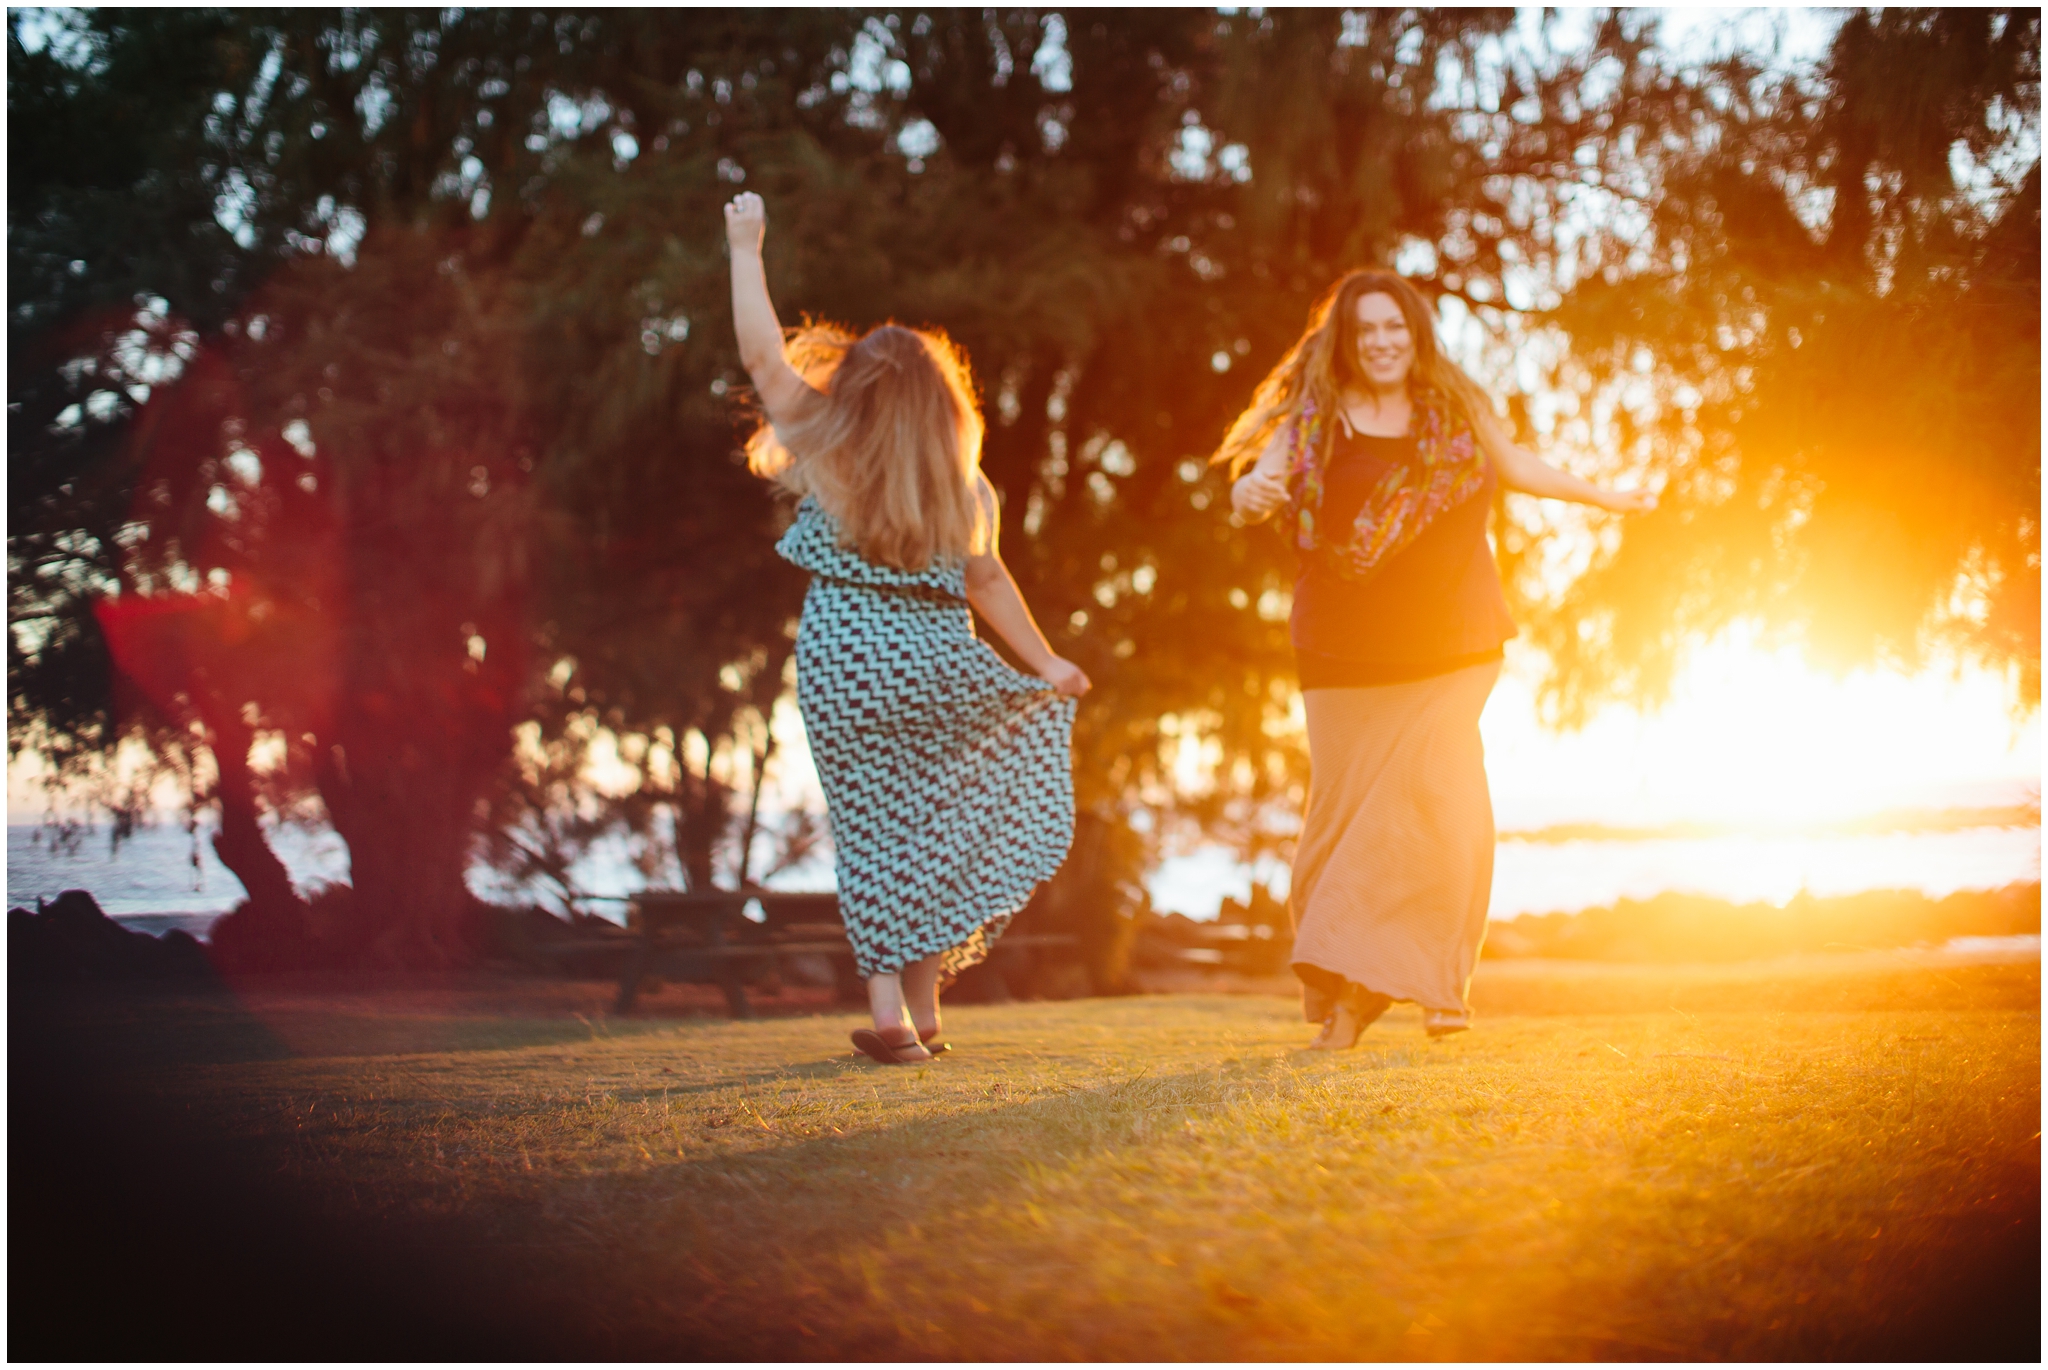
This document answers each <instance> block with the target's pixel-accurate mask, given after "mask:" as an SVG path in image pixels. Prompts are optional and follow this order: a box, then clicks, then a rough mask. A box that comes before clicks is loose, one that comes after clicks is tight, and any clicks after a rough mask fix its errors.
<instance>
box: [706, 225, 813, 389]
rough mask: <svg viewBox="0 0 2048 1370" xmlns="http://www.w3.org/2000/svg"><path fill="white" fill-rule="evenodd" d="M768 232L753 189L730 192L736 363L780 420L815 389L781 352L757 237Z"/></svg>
mask: <svg viewBox="0 0 2048 1370" xmlns="http://www.w3.org/2000/svg"><path fill="white" fill-rule="evenodd" d="M767 231H768V209H767V206H765V205H764V204H762V203H761V197H760V196H759V195H756V194H754V193H753V192H752V191H746V192H743V193H742V194H739V195H735V196H734V197H733V199H732V203H730V204H728V205H727V206H726V207H725V241H726V245H727V247H728V248H730V249H731V255H732V325H733V331H734V332H735V333H737V334H738V335H739V343H740V365H741V366H744V367H745V368H746V369H747V377H748V379H750V380H752V381H753V383H754V393H755V394H757V395H759V396H760V397H761V406H762V408H764V409H766V410H767V411H768V422H770V423H775V424H779V423H782V422H784V421H786V420H788V419H792V418H795V417H796V415H797V412H798V411H799V410H800V409H801V408H802V407H803V406H804V405H806V404H808V403H809V402H810V401H811V400H812V399H814V398H815V397H816V396H817V393H818V392H817V391H815V390H813V389H812V388H811V387H810V384H809V383H808V382H806V381H805V380H804V378H803V377H802V376H799V375H798V374H797V373H796V368H795V367H793V366H791V365H790V364H789V359H788V358H787V357H785V356H783V354H782V322H781V320H779V319H777V318H776V317H775V302H774V301H773V300H771V299H769V298H768V271H767V268H766V267H764V266H762V264H761V239H762V238H763V237H764V236H765V235H766V233H767Z"/></svg>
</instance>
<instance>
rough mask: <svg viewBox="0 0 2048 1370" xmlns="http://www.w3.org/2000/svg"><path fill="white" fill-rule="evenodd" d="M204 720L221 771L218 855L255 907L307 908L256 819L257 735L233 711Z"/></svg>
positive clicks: (215, 842) (296, 910)
mask: <svg viewBox="0 0 2048 1370" xmlns="http://www.w3.org/2000/svg"><path fill="white" fill-rule="evenodd" d="M205 721H206V729H207V733H208V738H209V743H210V746H211V748H212V751H213V764H214V769H215V770H216V771H217V772H218V773H219V780H218V783H217V784H216V787H215V795H214V797H215V799H216V800H218V801H219V803H220V831H219V832H217V833H215V834H214V837H213V850H214V854H215V855H216V856H218V857H220V863H221V864H222V865H223V866H226V867H227V868H228V870H229V872H230V873H232V874H233V875H234V877H235V879H237V880H239V881H241V882H242V888H243V889H244V890H246V891H247V892H248V895H249V903H250V905H251V906H252V907H254V908H257V909H261V910H263V911H264V912H266V913H270V912H287V911H288V912H291V913H300V912H303V911H304V909H305V901H304V900H302V899H300V898H299V893H298V891H297V890H296V889H294V888H293V887H292V877H291V873H290V872H289V871H287V870H286V869H285V867H284V862H282V861H280V860H278V858H277V853H276V852H274V851H272V850H271V849H270V841H269V839H268V838H266V837H264V835H263V828H262V825H261V824H260V823H259V822H258V821H257V815H256V786H255V783H254V780H253V779H252V777H251V776H250V773H249V747H250V744H251V743H252V742H253V741H254V738H253V736H252V734H251V733H250V731H249V729H248V728H247V727H245V726H244V725H243V724H242V722H241V721H240V720H239V719H235V718H233V717H232V715H230V716H228V717H209V718H207V719H206V720H205Z"/></svg>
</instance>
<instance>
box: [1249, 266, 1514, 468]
mask: <svg viewBox="0 0 2048 1370" xmlns="http://www.w3.org/2000/svg"><path fill="white" fill-rule="evenodd" d="M1367 295H1386V296H1389V297H1390V298H1392V300H1393V301H1394V303H1395V304H1396V305H1397V306H1399V307H1400V310H1401V317H1402V318H1403V319H1405V320H1407V323H1408V334H1409V336H1410V337H1411V338H1413V339H1414V341H1415V364H1414V366H1413V367H1411V368H1410V369H1409V372H1408V388H1409V393H1410V394H1411V395H1412V394H1414V393H1415V392H1416V390H1417V389H1418V387H1426V388H1430V389H1434V390H1436V391H1438V392H1440V393H1441V394H1442V395H1443V396H1444V398H1445V400H1446V401H1448V402H1449V404H1450V406H1451V408H1452V410H1453V412H1455V413H1456V414H1457V415H1458V417H1460V418H1462V419H1463V420H1464V421H1465V422H1466V423H1470V422H1472V420H1473V418H1474V417H1475V416H1476V415H1477V414H1480V413H1482V412H1484V413H1491V412H1492V409H1493V405H1492V402H1491V401H1490V400H1488V399H1487V397H1486V392H1485V391H1483V390H1481V389H1480V388H1479V387H1478V385H1476V384H1474V382H1473V380H1472V378H1471V377H1470V376H1467V375H1466V374H1465V372H1464V370H1463V369H1462V368H1460V367H1459V365H1458V364H1457V363H1456V362H1454V361H1452V360H1451V359H1450V358H1449V357H1446V356H1445V355H1444V353H1443V349H1442V348H1441V347H1439V346H1438V345H1437V340H1436V320H1435V318H1434V317H1433V316H1432V315H1431V313H1430V308H1429V305H1428V304H1427V303H1425V302H1424V300H1423V298H1422V295H1421V292H1419V291H1417V290H1416V288H1415V287H1414V286H1412V285H1410V284H1408V282H1407V281H1406V280H1404V279H1402V278H1401V277H1399V276H1397V275H1395V274H1394V273H1393V272H1391V271H1379V270H1363V271H1348V272H1346V273H1345V274H1344V275H1342V276H1340V277H1338V278H1337V281H1336V283H1335V284H1333V285H1332V286H1331V287H1330V288H1329V289H1328V290H1325V291H1324V292H1323V294H1322V297H1321V298H1320V299H1318V300H1317V301H1316V302H1315V306H1314V307H1313V308H1312V309H1310V310H1309V314H1308V327H1307V328H1306V329H1305V330H1303V332H1302V335H1301V336H1300V337H1299V338H1297V339H1296V340H1295V342H1294V346H1292V347H1290V348H1288V349H1287V355H1286V356H1284V357H1282V358H1281V359H1280V363H1279V365H1277V366H1275V367H1274V368H1273V369H1272V371H1270V372H1268V373H1267V375H1266V379H1264V380H1263V381H1260V382H1259V388H1258V389H1256V390H1254V391H1253V392H1252V399H1251V403H1250V404H1248V405H1247V406H1245V410H1244V412H1243V413H1241V414H1239V415H1238V416H1237V418H1236V420H1235V421H1233V422H1232V423H1231V425H1230V431H1229V432H1228V433H1225V434H1224V435H1223V442H1222V444H1221V445H1220V446H1219V447H1217V449H1216V452H1215V455H1213V456H1211V457H1210V458H1209V461H1210V463H1211V464H1212V465H1213V464H1218V463H1228V464H1229V467H1230V474H1231V476H1232V477H1233V478H1234V477H1236V476H1239V475H1242V474H1243V473H1244V471H1245V469H1246V468H1247V467H1249V466H1250V465H1251V464H1252V463H1253V462H1256V461H1257V460H1258V459H1259V454H1260V453H1262V452H1264V451H1265V450H1266V444H1267V443H1268V442H1270V441H1272V438H1273V434H1274V433H1275V432H1277V431H1278V430H1279V429H1280V428H1281V426H1282V425H1284V424H1286V423H1289V422H1291V421H1292V420H1293V419H1294V418H1295V417H1296V416H1297V415H1299V414H1300V413H1301V411H1302V410H1303V409H1304V408H1305V407H1307V406H1308V405H1309V404H1311V403H1313V404H1314V406H1315V408H1316V412H1318V413H1320V414H1325V415H1328V414H1334V413H1335V412H1336V410H1337V406H1338V405H1339V404H1340V403H1341V402H1342V399H1343V394H1344V391H1345V389H1346V388H1347V387H1350V386H1362V385H1363V384H1364V382H1365V377H1364V375H1363V373H1361V372H1360V371H1359V369H1358V302H1359V300H1361V299H1363V298H1364V297H1365V296H1367Z"/></svg>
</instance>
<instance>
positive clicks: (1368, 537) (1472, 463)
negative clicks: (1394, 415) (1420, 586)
mask: <svg viewBox="0 0 2048 1370" xmlns="http://www.w3.org/2000/svg"><path fill="white" fill-rule="evenodd" d="M1409 424H1410V426H1411V427H1412V428H1413V430H1414V433H1415V457H1414V459H1413V460H1412V461H1406V462H1402V463H1401V464H1399V465H1397V466H1395V467H1394V468H1393V469H1392V470H1390V471H1388V472H1387V474H1386V475H1384V476H1382V477H1381V478H1380V482H1379V484H1377V485H1375V486H1374V487H1373V489H1372V493H1370V494H1369V495H1367V496H1366V498H1365V505H1364V507H1362V508H1361V509H1360V510H1359V511H1358V517H1357V519H1355V520H1354V521H1353V522H1352V524H1351V538H1350V541H1349V542H1346V543H1344V544H1342V545H1341V546H1340V545H1334V544H1332V543H1331V542H1330V540H1329V539H1328V538H1327V537H1326V536H1324V535H1323V534H1321V533H1320V532H1319V530H1318V529H1317V527H1316V520H1317V517H1318V516H1319V515H1320V514H1321V513H1322V508H1323V477H1324V474H1325V472H1326V471H1327V469H1328V467H1329V464H1330V447H1331V445H1332V444H1331V442H1330V441H1329V438H1330V431H1329V430H1330V429H1331V427H1332V426H1333V425H1332V424H1330V422H1329V421H1328V420H1327V419H1325V418H1324V416H1323V415H1321V414H1319V413H1318V412H1316V406H1315V402H1314V401H1313V400H1310V401H1308V402H1307V403H1305V404H1304V405H1303V406H1302V409H1301V413H1300V414H1299V415H1297V416H1296V418H1295V420H1294V422H1293V423H1292V424H1291V425H1290V426H1289V429H1288V464H1287V489H1288V496H1289V507H1288V512H1289V514H1290V515H1291V516H1292V518H1293V520H1294V544H1295V546H1297V547H1299V548H1300V549H1301V550H1302V551H1304V552H1315V551H1317V550H1318V549H1319V548H1320V549H1321V550H1322V551H1323V552H1324V553H1325V554H1326V555H1327V556H1328V557H1329V560H1330V564H1331V565H1332V567H1333V568H1334V569H1335V570H1336V572H1337V574H1338V575H1340V576H1342V577H1344V578H1345V579H1346V580H1362V579H1364V578H1365V577H1366V576H1368V575H1370V574H1371V573H1372V571H1373V570H1374V568H1376V567H1377V566H1379V564H1380V563H1381V562H1383V561H1385V560H1386V559H1387V558H1388V557H1391V556H1393V555H1394V554H1395V553H1397V552H1399V551H1401V550H1402V549H1403V548H1405V547H1407V546H1408V544H1409V543H1411V542H1413V541H1415V539H1416V538H1418V537H1420V536H1421V535H1422V530H1423V529H1425V528H1427V527H1429V525H1430V524H1431V523H1433V522H1434V521H1435V520H1436V518H1437V517H1438V515H1440V514H1442V513H1443V512H1444V511H1445V510H1446V509H1449V508H1451V507H1452V506H1453V505H1455V504H1458V503H1460V502H1462V501H1463V500H1465V499H1467V498H1469V497H1470V496H1471V495H1472V494H1473V492H1474V491H1476V490H1478V489H1479V488H1480V487H1481V486H1482V485H1484V484H1485V483H1486V457H1485V455H1484V454H1483V453H1482V452H1481V451H1480V450H1479V442H1478V440H1477V438H1476V437H1475V436H1474V435H1473V432H1472V425H1471V424H1470V423H1467V422H1466V421H1465V420H1464V419H1463V418H1460V417H1457V416H1456V415H1455V414H1454V413H1453V412H1452V410H1451V408H1450V406H1449V405H1448V404H1446V403H1445V402H1444V397H1443V396H1442V395H1441V394H1439V393H1438V392H1436V391H1435V390H1427V391H1424V392H1423V393H1421V394H1419V395H1417V396H1416V398H1415V413H1414V417H1413V418H1412V419H1410V420H1409Z"/></svg>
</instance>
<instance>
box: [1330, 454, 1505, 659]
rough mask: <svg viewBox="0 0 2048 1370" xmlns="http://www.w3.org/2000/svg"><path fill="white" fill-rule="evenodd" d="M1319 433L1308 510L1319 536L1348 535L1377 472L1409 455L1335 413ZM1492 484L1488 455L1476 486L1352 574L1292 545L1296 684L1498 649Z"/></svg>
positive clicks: (1500, 623)
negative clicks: (1318, 468)
mask: <svg viewBox="0 0 2048 1370" xmlns="http://www.w3.org/2000/svg"><path fill="white" fill-rule="evenodd" d="M1328 441H1330V442H1333V443H1334V444H1335V448H1334V449H1333V450H1332V452H1331V453H1330V464H1329V466H1328V468H1327V470H1326V473H1325V475H1324V487H1323V507H1322V515H1321V517H1320V518H1319V519H1318V520H1317V522H1318V523H1319V524H1320V525H1321V526H1322V528H1324V529H1326V530H1327V534H1326V535H1327V536H1328V537H1330V538H1332V539H1340V538H1341V539H1348V538H1349V537H1350V533H1351V522H1352V520H1353V519H1355V518H1357V517H1358V511H1359V510H1360V509H1362V508H1363V507H1364V506H1365V500H1366V496H1367V495H1369V494H1370V493H1371V492H1372V489H1373V487H1374V486H1375V485H1376V484H1378V483H1379V480H1380V478H1381V477H1382V476H1384V475H1385V474H1386V473H1387V471H1388V470H1389V469H1391V468H1392V467H1393V466H1394V465H1395V464H1396V463H1401V462H1408V461H1412V460H1414V457H1415V439H1414V438H1413V437H1410V436H1403V437H1398V438H1380V437H1373V436H1371V435H1369V434H1363V433H1361V434H1356V435H1347V434H1346V433H1345V432H1344V430H1343V428H1342V426H1341V425H1340V426H1338V427H1337V428H1336V430H1335V431H1334V432H1332V433H1331V434H1330V437H1329V439H1328ZM1498 486H1499V478H1498V476H1497V474H1496V473H1495V471H1494V469H1493V463H1492V462H1491V461H1489V462H1488V463H1487V465H1486V480H1485V483H1484V484H1483V485H1482V486H1481V487H1480V488H1479V489H1478V490H1476V491H1474V492H1473V493H1472V494H1471V495H1470V496H1468V497H1467V498H1466V499H1464V500H1461V501H1460V502H1459V503H1457V504H1455V505H1453V506H1452V507H1451V508H1449V509H1446V510H1445V511H1444V512H1443V513H1442V514H1440V515H1438V516H1437V518H1436V519H1435V521H1434V522H1432V523H1431V524H1430V525H1429V526H1428V527H1427V528H1424V529H1423V530H1422V532H1421V533H1419V534H1418V535H1417V536H1416V538H1415V540H1414V541H1413V542H1411V543H1409V544H1408V545H1407V546H1406V547H1404V548H1402V549H1401V550H1400V551H1399V552H1397V553H1395V554H1394V555H1393V556H1391V557H1389V558H1387V560H1385V561H1384V562H1382V563H1380V565H1379V566H1377V567H1375V568H1374V569H1373V571H1372V572H1371V573H1370V574H1368V575H1367V576H1366V577H1365V578H1364V579H1362V580H1346V579H1344V578H1343V577H1341V576H1339V575H1338V574H1337V573H1336V571H1335V570H1333V569H1332V568H1331V566H1330V564H1329V562H1328V560H1327V559H1326V557H1325V556H1324V555H1323V554H1322V553H1321V552H1320V551H1318V552H1315V553H1309V554H1305V555H1304V556H1303V558H1302V566H1301V571H1300V574H1299V575H1298V576H1297V577H1296V580H1295V583H1294V616H1293V621H1292V624H1291V627H1292V636H1293V639H1294V649H1295V659H1296V662H1297V665H1298V666H1299V669H1300V673H1301V687H1302V688H1303V689H1305V690H1311V689H1316V688H1319V687H1332V686H1334V687H1343V686H1350V685H1385V684H1392V683H1395V682H1398V681H1403V680H1422V679H1425V678H1427V677H1429V676H1433V675H1442V674H1444V673H1445V672H1447V671H1455V670H1459V669H1462V668H1463V667H1466V666H1472V665H1477V664H1478V663H1480V662H1482V661H1494V660H1498V659H1499V658H1500V654H1501V644H1502V643H1503V642H1506V641H1507V640H1508V639H1509V638H1511V637H1513V636H1514V635H1515V622H1514V620H1513V619H1512V618H1510V617H1509V616H1508V606H1507V600H1506V598H1505V597H1504V596H1503V595H1502V594H1501V588H1500V573H1499V571H1498V570H1497V569H1496V568H1495V566H1494V561H1493V549H1492V548H1491V547H1490V546H1489V545H1488V544H1487V541H1486V514H1487V511H1488V510H1489V509H1491V508H1492V507H1493V495H1494V491H1495V490H1496V489H1497V488H1498Z"/></svg>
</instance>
